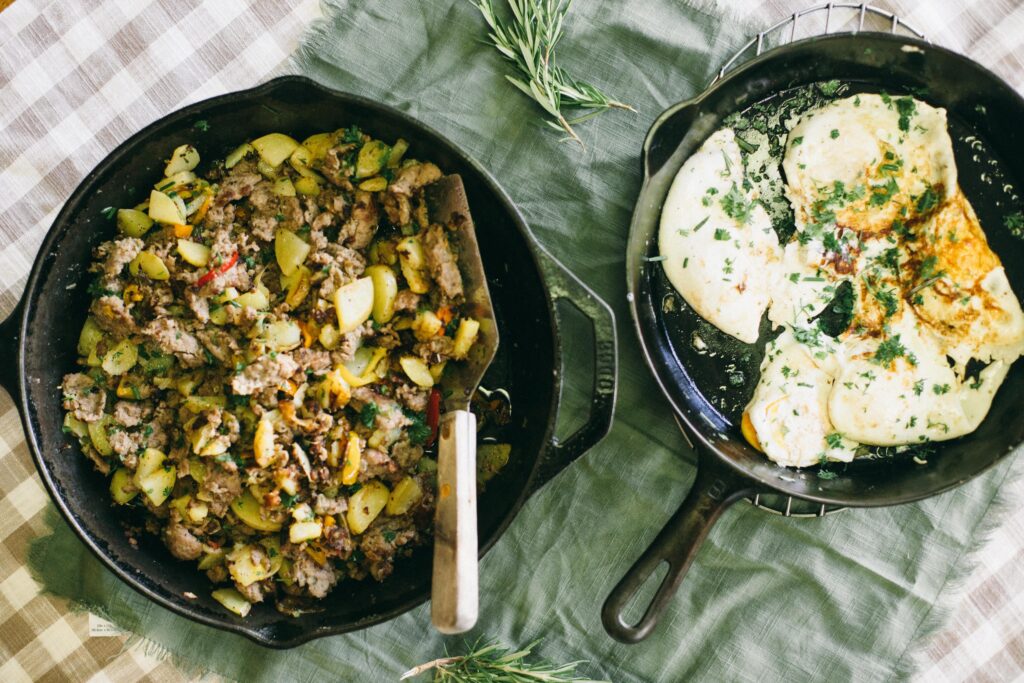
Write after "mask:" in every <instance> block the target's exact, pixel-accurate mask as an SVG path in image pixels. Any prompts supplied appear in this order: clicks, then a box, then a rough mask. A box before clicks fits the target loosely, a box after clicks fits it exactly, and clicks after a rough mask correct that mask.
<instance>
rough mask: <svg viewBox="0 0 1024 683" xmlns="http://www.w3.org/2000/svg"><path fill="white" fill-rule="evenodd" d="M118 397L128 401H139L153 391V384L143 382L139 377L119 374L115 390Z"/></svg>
mask: <svg viewBox="0 0 1024 683" xmlns="http://www.w3.org/2000/svg"><path fill="white" fill-rule="evenodd" d="M115 393H116V394H117V397H118V398H123V399H127V400H129V401H141V400H143V399H146V398H149V397H150V395H152V393H153V386H152V385H151V384H148V383H146V382H143V381H142V380H141V379H140V378H139V377H133V376H131V375H121V381H119V382H118V383H117V390H116V392H115Z"/></svg>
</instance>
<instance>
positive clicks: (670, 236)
mask: <svg viewBox="0 0 1024 683" xmlns="http://www.w3.org/2000/svg"><path fill="white" fill-rule="evenodd" d="M743 186H744V182H743V162H742V159H741V157H740V149H739V146H738V145H737V143H736V138H735V135H734V134H733V131H732V130H731V129H728V128H726V129H722V130H720V131H718V132H716V133H715V134H713V135H712V136H711V137H710V138H708V140H707V141H706V142H705V143H704V144H703V145H702V146H701V148H700V149H699V150H698V151H697V152H696V153H695V154H694V155H693V156H691V157H690V158H689V159H688V160H687V161H686V163H685V164H684V165H683V167H682V169H681V170H680V171H679V173H678V174H677V175H676V177H675V180H674V181H673V182H672V187H671V189H670V190H669V193H668V197H667V198H666V200H665V206H664V208H663V210H662V214H661V225H660V229H659V233H658V248H659V251H660V256H661V259H662V266H663V267H664V269H665V274H666V275H667V276H668V279H669V281H670V282H671V283H672V286H673V287H675V288H676V290H678V291H679V293H680V294H681V295H682V296H683V298H684V299H686V302H687V303H688V304H689V305H690V306H691V307H693V309H694V310H695V311H696V312H697V313H698V314H700V316H701V317H703V318H704V319H705V320H707V321H708V322H710V323H711V324H712V325H714V326H715V327H717V328H718V329H720V330H722V331H723V332H726V333H727V334H730V335H732V336H733V337H735V338H737V339H739V340H740V341H743V342H746V343H748V344H752V343H754V342H755V341H757V338H758V333H759V329H760V325H761V317H762V314H763V313H764V311H765V309H766V308H767V307H768V304H769V301H770V298H771V285H772V282H773V280H774V277H775V270H776V268H777V264H778V262H779V260H780V256H781V253H780V249H779V241H778V237H777V236H776V235H775V231H774V230H773V229H772V224H771V219H770V218H769V217H768V214H767V212H766V211H765V209H764V207H763V206H761V205H760V204H759V203H757V202H756V201H755V197H754V196H753V194H752V193H751V192H750V191H749V190H745V189H744V187H743Z"/></svg>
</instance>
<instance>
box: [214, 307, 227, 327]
mask: <svg viewBox="0 0 1024 683" xmlns="http://www.w3.org/2000/svg"><path fill="white" fill-rule="evenodd" d="M210 322H211V323H213V324H214V325H221V326H223V325H227V323H228V309H226V308H224V307H223V306H217V307H216V308H214V307H212V306H211V307H210Z"/></svg>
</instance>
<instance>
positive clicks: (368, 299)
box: [334, 277, 373, 334]
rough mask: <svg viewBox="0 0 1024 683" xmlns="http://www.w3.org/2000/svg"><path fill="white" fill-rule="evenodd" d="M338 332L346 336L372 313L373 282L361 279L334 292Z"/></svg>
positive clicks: (366, 278)
mask: <svg viewBox="0 0 1024 683" xmlns="http://www.w3.org/2000/svg"><path fill="white" fill-rule="evenodd" d="M334 309H335V311H336V312H337V314H338V332H339V333H340V334H347V333H349V332H351V331H352V330H354V329H356V328H357V327H359V326H360V325H362V324H363V323H364V322H366V320H367V319H368V318H369V317H370V314H371V313H372V312H373V280H372V279H370V278H368V277H361V278H359V279H358V280H355V281H353V282H350V283H348V284H347V285H344V286H342V287H339V288H338V289H337V290H335V292H334Z"/></svg>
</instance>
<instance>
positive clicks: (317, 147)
mask: <svg viewBox="0 0 1024 683" xmlns="http://www.w3.org/2000/svg"><path fill="white" fill-rule="evenodd" d="M336 139H337V138H336V137H335V135H334V134H333V133H317V134H316V135H310V136H309V137H308V138H306V139H305V140H303V141H302V146H303V147H305V148H306V149H308V150H309V153H310V154H311V155H312V157H313V159H323V158H324V157H325V156H327V150H329V149H330V148H331V147H334V145H335V144H336Z"/></svg>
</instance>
